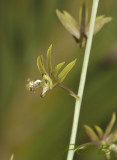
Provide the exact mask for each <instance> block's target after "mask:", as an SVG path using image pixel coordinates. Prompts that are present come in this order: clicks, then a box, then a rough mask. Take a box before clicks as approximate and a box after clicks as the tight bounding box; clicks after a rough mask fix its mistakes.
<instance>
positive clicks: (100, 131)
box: [94, 125, 104, 138]
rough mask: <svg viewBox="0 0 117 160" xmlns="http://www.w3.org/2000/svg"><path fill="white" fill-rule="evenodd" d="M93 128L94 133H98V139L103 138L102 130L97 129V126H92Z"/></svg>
mask: <svg viewBox="0 0 117 160" xmlns="http://www.w3.org/2000/svg"><path fill="white" fill-rule="evenodd" d="M94 127H95V129H96V131H97V133H98V136H99V137H100V138H102V137H103V134H104V133H103V130H102V129H101V128H100V127H99V126H97V125H95V126H94Z"/></svg>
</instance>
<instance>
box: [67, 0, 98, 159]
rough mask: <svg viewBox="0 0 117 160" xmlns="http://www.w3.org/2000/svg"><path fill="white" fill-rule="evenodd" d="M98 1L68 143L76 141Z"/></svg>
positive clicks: (68, 157)
mask: <svg viewBox="0 0 117 160" xmlns="http://www.w3.org/2000/svg"><path fill="white" fill-rule="evenodd" d="M98 3H99V0H93V5H92V12H91V19H90V26H89V33H88V39H87V44H86V49H85V54H84V61H83V66H82V72H81V78H80V84H79V90H78V94H77V96H78V97H79V101H76V103H75V111H74V118H73V125H72V132H71V138H70V144H75V141H76V135H77V128H78V122H79V115H80V108H81V102H82V97H83V91H84V86H85V81H86V74H87V68H88V62H89V56H90V50H91V45H92V39H93V32H94V25H95V19H96V14H97V8H98ZM69 149H70V150H68V155H67V160H73V157H74V150H71V149H73V146H72V145H70V146H69Z"/></svg>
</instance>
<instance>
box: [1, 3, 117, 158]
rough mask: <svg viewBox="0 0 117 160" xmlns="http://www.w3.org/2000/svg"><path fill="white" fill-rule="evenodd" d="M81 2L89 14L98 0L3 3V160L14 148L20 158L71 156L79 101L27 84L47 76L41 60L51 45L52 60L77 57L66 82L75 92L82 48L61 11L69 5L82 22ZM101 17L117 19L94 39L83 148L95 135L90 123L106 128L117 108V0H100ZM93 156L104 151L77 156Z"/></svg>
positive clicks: (84, 105)
mask: <svg viewBox="0 0 117 160" xmlns="http://www.w3.org/2000/svg"><path fill="white" fill-rule="evenodd" d="M83 2H86V5H87V7H88V10H89V16H90V10H91V4H92V0H73V1H71V0H0V94H1V95H0V160H9V157H10V155H11V154H12V153H14V154H15V158H14V160H47V159H48V160H64V159H65V158H66V154H67V152H64V150H65V149H66V148H67V146H68V143H69V138H70V133H71V126H72V119H73V113H74V104H75V100H74V98H72V97H71V96H69V94H67V93H66V92H65V91H64V90H62V89H59V88H56V89H54V90H53V91H51V92H50V93H49V94H48V95H47V96H46V97H45V98H44V99H42V98H40V96H39V94H40V90H39V91H37V93H35V94H33V93H30V92H28V91H27V90H26V88H25V84H26V83H27V79H28V78H31V79H33V80H36V79H40V78H41V75H40V74H39V71H38V69H37V66H36V59H37V56H38V55H40V54H44V56H45V57H46V51H47V48H48V47H49V45H50V44H51V43H52V44H53V49H52V60H53V65H56V64H57V63H59V62H61V61H66V62H67V63H69V62H70V61H72V60H73V59H74V58H76V57H77V58H78V61H77V64H76V65H75V67H74V68H73V70H72V71H71V73H70V74H69V75H68V76H67V78H66V80H65V81H64V84H65V85H67V86H69V87H70V88H71V89H72V90H74V91H75V92H77V89H78V84H79V79H80V72H81V66H82V60H83V55H84V50H81V49H80V48H79V45H77V44H76V43H75V41H74V39H73V38H72V37H71V35H70V34H69V33H68V32H67V31H66V30H65V29H64V28H63V26H62V25H61V24H60V22H59V20H58V18H57V16H56V13H55V10H56V8H58V9H60V10H62V9H65V10H67V11H68V12H70V13H71V14H72V15H73V16H74V17H75V18H76V19H78V14H79V8H80V6H81V4H82V3H83ZM100 14H105V15H106V16H112V17H113V21H112V22H111V23H109V24H107V25H105V26H104V28H103V29H102V30H101V31H100V32H99V33H98V34H97V35H95V36H94V39H93V46H92V51H91V57H90V62H89V67H88V75H87V81H86V86H85V91H84V97H83V103H82V108H81V114H80V123H79V129H78V134H77V141H76V143H77V145H78V144H81V143H84V142H87V141H88V140H89V139H88V137H87V135H86V134H85V132H84V128H83V125H84V124H88V125H91V126H93V125H94V124H98V125H100V126H101V127H102V128H103V129H105V127H106V125H107V123H108V121H109V120H110V117H111V115H112V113H113V111H115V112H116V111H117V1H115V0H111V1H105V0H100V4H99V9H98V15H100ZM116 124H117V122H116ZM116 126H117V125H115V128H116ZM63 152H64V153H63ZM94 158H95V159H97V160H98V159H100V160H103V159H104V156H103V155H101V154H98V153H97V151H92V150H90V151H89V152H86V153H83V154H81V155H80V156H77V155H75V157H74V159H75V160H77V159H79V160H91V159H94ZM112 159H114V158H112Z"/></svg>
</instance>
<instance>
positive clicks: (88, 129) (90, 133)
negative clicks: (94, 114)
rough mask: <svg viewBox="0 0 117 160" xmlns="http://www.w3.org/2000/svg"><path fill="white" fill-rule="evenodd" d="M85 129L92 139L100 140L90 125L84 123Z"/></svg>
mask: <svg viewBox="0 0 117 160" xmlns="http://www.w3.org/2000/svg"><path fill="white" fill-rule="evenodd" d="M84 128H85V131H86V133H87V135H88V137H89V138H90V139H91V141H98V140H99V137H98V136H97V135H96V133H95V132H94V130H93V129H92V128H91V127H89V126H88V125H84Z"/></svg>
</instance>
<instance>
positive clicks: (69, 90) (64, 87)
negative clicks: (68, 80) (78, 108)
mask: <svg viewBox="0 0 117 160" xmlns="http://www.w3.org/2000/svg"><path fill="white" fill-rule="evenodd" d="M58 86H59V87H61V88H62V89H64V90H65V91H67V92H69V94H70V95H71V96H72V97H74V98H75V99H76V100H79V97H78V96H77V95H76V94H75V93H74V92H73V91H72V90H71V89H70V88H68V87H66V86H64V85H63V84H61V83H60V84H59V85H58Z"/></svg>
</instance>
